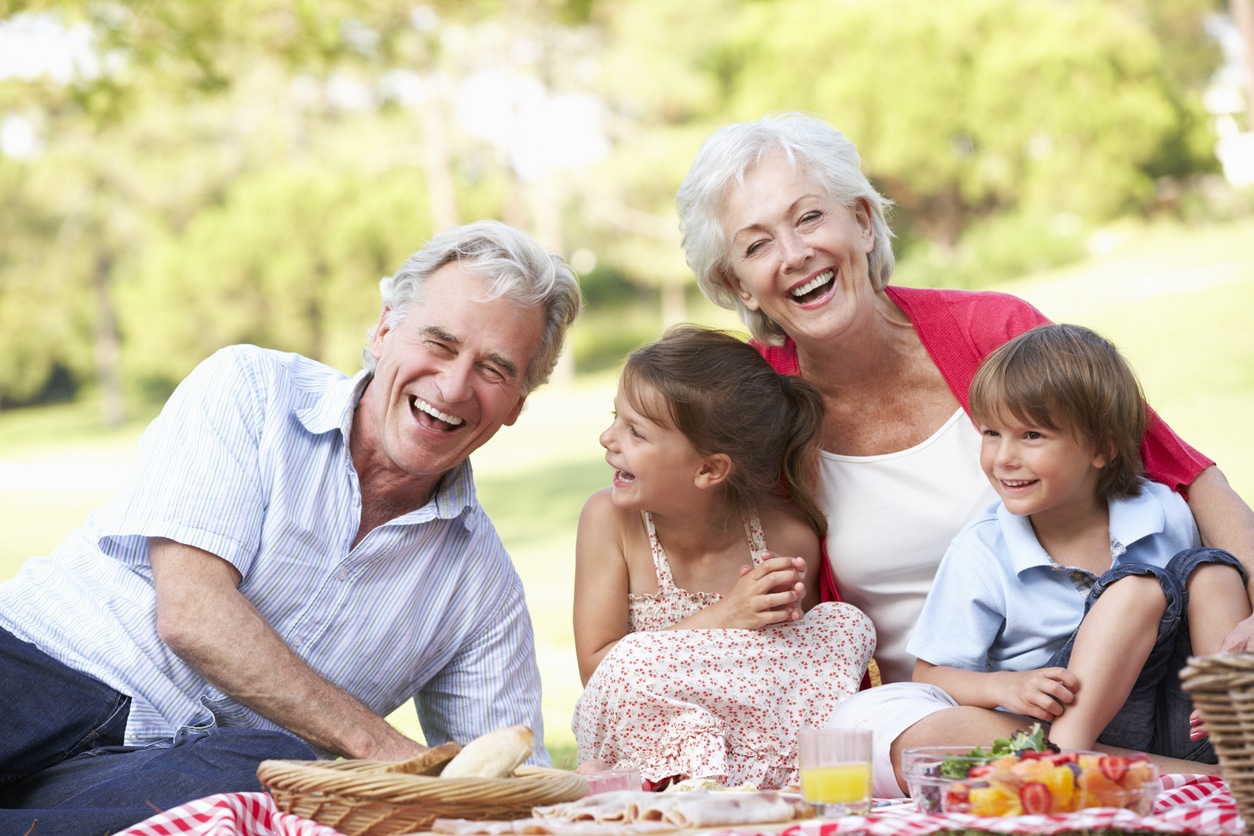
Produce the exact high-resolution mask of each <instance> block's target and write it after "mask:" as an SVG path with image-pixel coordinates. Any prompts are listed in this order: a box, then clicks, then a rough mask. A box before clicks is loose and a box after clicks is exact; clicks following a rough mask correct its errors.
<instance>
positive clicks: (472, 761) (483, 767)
mask: <svg viewBox="0 0 1254 836" xmlns="http://www.w3.org/2000/svg"><path fill="white" fill-rule="evenodd" d="M535 748H536V737H535V734H534V733H532V731H531V729H529V728H527V727H526V726H510V727H508V728H504V729H497V730H496V731H492V732H488V733H487V734H485V735H483V736H481V737H476V738H475V739H474V740H472V741H470V742H469V743H467V744H466V745H465V746H463V747H462V750H461V751H460V752H458V753H457V756H456V757H455V758H453V759H452V760H451V761H449V762H448V765H447V766H445V767H444V771H443V772H441V773H440V777H441V778H504V777H505V776H506V775H509V774H510V773H511V772H513V771H514V769H515V768H517V767H518V765H519V764H521V763H522V762H523V761H525V760H526V759H527V758H528V757H530V756H531V753H532V752H533V751H535Z"/></svg>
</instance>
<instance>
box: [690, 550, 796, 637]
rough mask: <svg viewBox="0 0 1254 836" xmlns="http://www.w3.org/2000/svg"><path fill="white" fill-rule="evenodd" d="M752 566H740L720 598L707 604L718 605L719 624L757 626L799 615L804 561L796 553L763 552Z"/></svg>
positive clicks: (741, 626) (733, 626)
mask: <svg viewBox="0 0 1254 836" xmlns="http://www.w3.org/2000/svg"><path fill="white" fill-rule="evenodd" d="M762 556H763V558H764V559H763V561H762V562H761V563H759V564H758V565H756V566H742V567H740V580H738V581H737V582H736V586H735V588H733V589H732V591H731V592H730V593H728V594H727V596H726V597H725V598H723V600H721V601H719V602H718V603H717V604H715V605H713V606H712V607H710V609H712V610H713V609H715V608H717V609H718V614H719V621H720V622H721V624H720V626H723V627H732V628H740V629H746V630H757V629H760V628H762V627H766V626H769V625H771V624H779V623H780V622H784V621H797V620H798V619H800V618H801V616H802V615H803V613H802V611H801V599H802V598H804V597H805V583H804V580H805V569H806V564H805V561H804V560H802V559H801V558H799V557H777V556H776V555H774V554H773V553H772V552H763V553H762Z"/></svg>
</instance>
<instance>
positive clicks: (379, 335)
mask: <svg viewBox="0 0 1254 836" xmlns="http://www.w3.org/2000/svg"><path fill="white" fill-rule="evenodd" d="M391 313H392V306H391V305H384V306H383V311H382V313H380V314H379V324H378V325H376V326H375V329H374V336H372V337H371V338H370V353H371V354H372V355H373V356H374V359H376V360H378V359H379V358H380V357H382V356H383V340H384V338H385V337H387V335H388V332H389V331H391V330H392V326H391V325H390V324H389V323H388V316H389V315H390V314H391Z"/></svg>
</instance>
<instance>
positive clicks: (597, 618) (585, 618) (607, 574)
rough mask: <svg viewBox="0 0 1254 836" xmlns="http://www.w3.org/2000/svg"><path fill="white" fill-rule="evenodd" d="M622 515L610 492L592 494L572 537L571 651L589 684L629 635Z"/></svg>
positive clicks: (628, 584)
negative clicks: (607, 655) (605, 657)
mask: <svg viewBox="0 0 1254 836" xmlns="http://www.w3.org/2000/svg"><path fill="white" fill-rule="evenodd" d="M624 534H625V532H624V530H623V525H622V514H621V512H619V511H618V509H616V508H615V507H614V503H613V502H611V501H610V495H609V490H608V489H606V490H601V491H597V492H596V493H594V494H593V495H592V496H591V497H589V498H588V501H587V502H586V503H584V506H583V511H582V512H580V514H579V528H578V531H577V533H576V535H575V602H574V625H575V655H576V656H577V657H578V659H579V677H580V679H582V680H583V684H584V685H587V684H588V680H589V679H591V678H592V673H593V671H595V670H596V668H597V665H598V664H599V663H600V662H601V658H602V657H603V656H605V654H606V653H608V652H609V651H610V648H612V647H613V646H614V645H615V644H617V643H618V640H619V639H621V638H622V637H623V636H625V635H627V632H628V628H627V595H628V593H629V592H630V590H631V587H630V583H629V574H628V571H627V556H626V553H625V551H624V548H625V546H624V542H625V540H624Z"/></svg>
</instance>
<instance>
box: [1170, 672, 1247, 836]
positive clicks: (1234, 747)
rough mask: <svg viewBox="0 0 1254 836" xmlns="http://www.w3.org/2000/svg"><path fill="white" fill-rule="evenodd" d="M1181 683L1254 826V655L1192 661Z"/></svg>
mask: <svg viewBox="0 0 1254 836" xmlns="http://www.w3.org/2000/svg"><path fill="white" fill-rule="evenodd" d="M1180 679H1181V687H1182V688H1183V689H1184V690H1186V691H1189V692H1191V693H1192V695H1193V704H1194V706H1196V707H1197V708H1199V709H1201V711H1202V719H1203V720H1205V721H1206V729H1207V731H1208V732H1209V733H1210V739H1211V743H1212V744H1213V745H1214V747H1215V753H1216V754H1217V755H1219V764H1220V766H1222V767H1223V777H1224V780H1225V781H1227V782H1228V788H1229V789H1230V790H1231V791H1232V797H1233V800H1234V801H1236V803H1237V810H1238V811H1239V812H1240V813H1241V818H1243V819H1244V820H1245V822H1246V827H1247V829H1248V828H1250V827H1251V825H1254V653H1220V654H1216V655H1214V656H1193V657H1190V659H1189V662H1188V664H1187V665H1186V666H1185V667H1184V669H1183V670H1181V671H1180Z"/></svg>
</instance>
